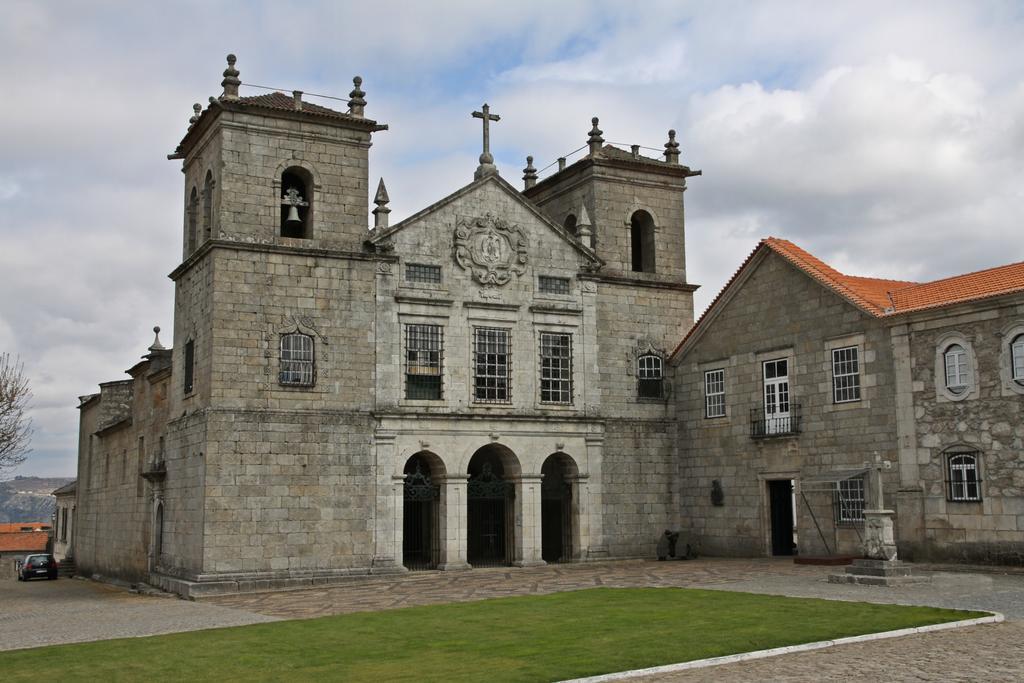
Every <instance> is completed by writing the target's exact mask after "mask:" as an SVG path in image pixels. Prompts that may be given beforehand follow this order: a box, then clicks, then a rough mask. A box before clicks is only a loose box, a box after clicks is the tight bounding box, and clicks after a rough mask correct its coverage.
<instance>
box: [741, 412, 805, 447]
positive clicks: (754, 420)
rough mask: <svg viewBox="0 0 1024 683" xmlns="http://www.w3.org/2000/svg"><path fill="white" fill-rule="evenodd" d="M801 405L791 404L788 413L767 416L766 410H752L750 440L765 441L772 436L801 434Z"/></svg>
mask: <svg viewBox="0 0 1024 683" xmlns="http://www.w3.org/2000/svg"><path fill="white" fill-rule="evenodd" d="M800 417H801V412H800V404H799V403H790V404H789V412H788V413H783V414H780V413H773V414H771V415H766V414H765V412H764V408H751V409H750V438H751V439H765V438H768V437H772V436H791V435H793V434H799V433H800V424H801V420H800Z"/></svg>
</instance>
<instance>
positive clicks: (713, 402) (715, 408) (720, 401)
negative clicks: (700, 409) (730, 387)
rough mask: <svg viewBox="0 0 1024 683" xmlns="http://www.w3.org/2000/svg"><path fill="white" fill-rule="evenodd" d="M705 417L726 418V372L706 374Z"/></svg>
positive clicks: (717, 371)
mask: <svg viewBox="0 0 1024 683" xmlns="http://www.w3.org/2000/svg"><path fill="white" fill-rule="evenodd" d="M704 417H725V370H708V371H707V372H705V373H704Z"/></svg>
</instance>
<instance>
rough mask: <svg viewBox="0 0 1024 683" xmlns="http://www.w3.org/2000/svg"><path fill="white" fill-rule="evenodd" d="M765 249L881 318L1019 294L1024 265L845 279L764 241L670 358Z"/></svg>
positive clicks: (778, 242) (783, 244)
mask: <svg viewBox="0 0 1024 683" xmlns="http://www.w3.org/2000/svg"><path fill="white" fill-rule="evenodd" d="M764 249H770V250H771V251H773V252H774V253H776V254H778V255H779V256H781V257H782V258H784V259H786V260H787V261H789V262H790V263H791V264H793V265H794V266H796V267H797V268H799V269H800V270H802V271H803V272H805V273H806V274H807V275H809V276H810V277H812V278H814V279H815V280H816V281H817V282H819V283H820V284H822V285H823V286H825V287H828V288H829V289H831V290H832V291H834V292H836V293H837V294H839V295H840V296H842V297H843V298H844V299H846V300H847V301H849V302H850V303H852V304H853V305H855V306H857V307H858V308H860V309H861V310H863V311H865V312H866V313H868V314H870V315H872V316H874V317H876V318H883V317H889V316H893V315H900V314H903V313H910V312H913V311H920V310H924V309H929V308H939V307H942V306H951V305H953V304H958V303H964V302H967V301H975V300H978V299H985V298H989V297H993V296H1000V295H1003V294H1010V293H1013V292H1024V262H1022V263H1011V264H1009V265H1006V266H999V267H996V268H989V269H987V270H979V271H977V272H975V273H967V274H965V275H957V276H954V277H948V278H945V279H942V280H935V281H933V282H923V283H919V282H909V281H906V280H886V279H881V278H869V277H858V276H856V275H846V274H844V273H840V272H839V271H838V270H836V269H835V268H833V267H832V266H830V265H828V264H827V263H825V262H824V261H822V260H821V259H819V258H817V257H816V256H814V255H813V254H811V253H809V252H807V251H804V250H803V249H801V248H800V247H798V246H797V245H795V244H793V243H792V242H790V241H789V240H784V239H779V238H777V237H768V238H765V239H763V240H761V242H760V243H759V244H758V245H757V247H755V249H754V251H752V252H751V253H750V255H749V256H747V258H746V260H744V261H743V263H742V265H740V267H739V268H738V269H737V270H736V272H735V273H734V274H733V276H732V277H731V278H730V279H729V282H728V283H726V285H725V287H723V288H722V291H721V292H719V293H718V296H716V297H715V299H714V301H712V302H711V305H710V306H708V307H707V309H705V311H704V313H702V314H701V316H700V318H698V319H697V322H696V323H695V324H694V326H693V327H692V328H690V331H689V332H687V334H686V336H685V337H683V341H682V342H680V343H679V346H677V347H676V349H675V351H673V352H672V355H673V356H675V355H676V354H677V353H679V351H680V349H682V347H683V344H685V343H686V340H687V339H689V338H690V337H691V336H693V335H694V333H695V332H696V331H697V329H698V328H700V327H701V324H702V323H703V322H704V321H705V319H706V318H707V317H708V315H709V313H711V312H712V310H713V309H714V308H715V307H716V305H717V304H718V302H719V301H720V300H721V298H722V296H723V295H724V294H725V293H726V291H728V290H729V288H730V287H731V286H732V285H733V283H734V282H735V281H736V279H737V278H738V277H739V276H740V274H741V273H742V272H743V271H744V270H745V269H746V268H747V266H748V264H749V263H750V262H751V261H752V260H753V259H754V257H755V256H756V255H757V254H758V253H759V252H760V251H762V250H764Z"/></svg>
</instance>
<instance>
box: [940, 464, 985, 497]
mask: <svg viewBox="0 0 1024 683" xmlns="http://www.w3.org/2000/svg"><path fill="white" fill-rule="evenodd" d="M947 465H948V477H949V499H950V500H951V501H956V502H970V501H977V500H981V477H979V476H978V454H977V453H953V454H950V456H949V458H948V459H947Z"/></svg>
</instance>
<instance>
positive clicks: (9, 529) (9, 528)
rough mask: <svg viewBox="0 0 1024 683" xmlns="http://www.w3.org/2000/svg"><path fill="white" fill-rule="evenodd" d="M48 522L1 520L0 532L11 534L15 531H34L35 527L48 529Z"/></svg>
mask: <svg viewBox="0 0 1024 683" xmlns="http://www.w3.org/2000/svg"><path fill="white" fill-rule="evenodd" d="M49 528H50V523H49V522H3V523H0V534H13V533H16V532H24V531H26V530H28V531H34V530H37V529H49Z"/></svg>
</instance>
